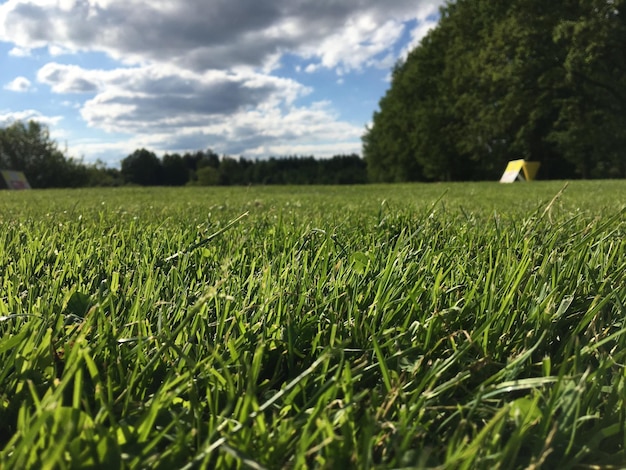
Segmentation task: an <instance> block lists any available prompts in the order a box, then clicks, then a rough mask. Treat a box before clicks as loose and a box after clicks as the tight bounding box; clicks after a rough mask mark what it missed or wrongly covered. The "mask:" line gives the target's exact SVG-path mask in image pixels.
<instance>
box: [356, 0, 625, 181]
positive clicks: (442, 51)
mask: <svg viewBox="0 0 626 470" xmlns="http://www.w3.org/2000/svg"><path fill="white" fill-rule="evenodd" d="M625 18H626V0H553V1H545V0H457V1H455V2H449V3H448V4H447V5H446V6H445V7H443V8H442V9H441V18H440V21H439V23H438V25H437V27H435V28H434V29H432V30H431V31H430V32H429V34H427V35H426V37H425V38H424V39H423V40H422V41H421V43H420V44H419V45H418V46H417V47H416V48H415V49H414V50H412V51H411V52H410V54H409V55H408V58H407V59H406V60H405V61H403V62H401V63H398V64H397V65H396V67H395V68H394V70H393V72H392V80H391V86H390V88H389V90H388V91H387V93H386V94H385V96H384V97H383V98H382V99H381V101H380V103H379V110H378V111H377V112H376V113H375V114H374V117H373V123H372V125H371V127H370V128H368V129H367V131H366V133H365V135H364V137H363V155H364V157H365V159H366V161H367V166H368V172H369V176H370V179H371V180H373V181H441V180H472V179H481V180H493V179H497V178H498V176H500V174H501V173H502V170H503V168H504V167H505V166H506V162H507V161H509V160H512V159H519V158H525V159H527V160H537V161H540V162H541V164H542V167H541V170H540V172H539V176H540V177H542V178H549V179H551V178H575V177H580V178H613V177H620V178H622V177H626V158H625V157H626V156H625V152H626V150H625V149H626V25H625Z"/></svg>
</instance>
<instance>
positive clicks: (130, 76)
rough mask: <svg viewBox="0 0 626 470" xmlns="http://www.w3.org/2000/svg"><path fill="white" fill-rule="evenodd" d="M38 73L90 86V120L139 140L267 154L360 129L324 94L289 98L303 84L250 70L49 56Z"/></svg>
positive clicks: (353, 136) (70, 88)
mask: <svg viewBox="0 0 626 470" xmlns="http://www.w3.org/2000/svg"><path fill="white" fill-rule="evenodd" d="M37 77H38V80H39V81H40V82H42V83H45V84H48V85H50V86H51V88H52V90H53V91H54V92H56V93H71V92H74V93H80V92H83V91H90V92H92V93H93V94H94V96H93V97H92V98H91V99H89V100H87V101H86V102H85V103H84V104H83V105H82V107H81V110H80V113H81V115H82V117H83V119H84V120H85V121H86V122H87V124H88V125H89V126H91V127H94V128H98V129H104V130H106V131H108V132H111V133H127V134H133V135H135V136H136V138H137V139H139V140H140V141H141V142H142V143H143V144H144V146H149V147H150V148H154V149H157V150H158V149H162V150H170V151H185V150H193V149H198V148H206V147H212V148H214V149H215V150H216V151H219V152H220V153H227V154H231V155H240V154H249V155H261V154H269V153H272V152H274V151H277V150H275V149H278V150H281V149H283V148H285V145H288V144H295V143H296V142H309V144H308V145H310V146H315V145H322V144H323V143H324V142H337V143H338V144H340V145H342V143H345V142H350V145H351V148H353V147H355V146H358V145H360V143H358V141H359V138H360V133H361V129H359V128H356V127H355V126H352V125H350V124H348V123H345V122H341V121H340V120H339V117H338V115H337V113H336V112H335V111H334V110H333V108H332V106H331V105H330V103H328V102H319V103H316V104H314V105H312V106H309V107H304V106H299V105H297V104H296V102H297V101H298V99H299V98H301V97H303V96H305V95H307V94H308V93H310V91H311V90H310V89H309V88H307V87H304V86H302V85H301V84H299V83H297V82H295V81H294V80H291V79H286V78H280V77H273V76H269V75H264V74H261V73H255V72H249V71H248V72H246V71H242V72H223V71H216V70H210V71H207V72H203V73H198V72H193V71H188V70H184V69H179V68H178V67H175V66H167V67H166V66H157V65H148V66H143V67H132V68H121V69H115V70H87V69H82V68H80V67H78V66H73V65H65V64H58V63H49V64H46V65H44V66H43V67H42V68H41V69H40V70H39V72H38V74H37Z"/></svg>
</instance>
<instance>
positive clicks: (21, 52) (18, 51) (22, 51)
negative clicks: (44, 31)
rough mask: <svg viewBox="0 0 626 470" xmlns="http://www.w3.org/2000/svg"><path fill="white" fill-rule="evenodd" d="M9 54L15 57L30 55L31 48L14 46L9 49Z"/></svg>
mask: <svg viewBox="0 0 626 470" xmlns="http://www.w3.org/2000/svg"><path fill="white" fill-rule="evenodd" d="M9 55H10V56H13V57H29V56H30V49H27V48H23V47H14V48H13V49H11V50H10V51H9Z"/></svg>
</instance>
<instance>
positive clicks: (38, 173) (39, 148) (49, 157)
mask: <svg viewBox="0 0 626 470" xmlns="http://www.w3.org/2000/svg"><path fill="white" fill-rule="evenodd" d="M0 168H1V169H4V170H14V171H22V172H24V174H25V175H26V178H27V179H28V182H29V183H30V185H31V186H32V187H33V188H51V187H73V186H80V185H82V184H83V182H84V180H85V179H86V178H87V173H86V168H85V167H84V166H83V165H82V164H81V162H77V161H75V160H72V159H71V158H68V157H66V156H65V154H64V153H63V152H62V151H61V150H59V148H58V146H57V144H56V142H55V141H54V140H52V139H51V138H50V132H49V130H48V128H47V127H46V126H45V125H43V124H41V123H39V122H36V121H29V122H28V123H24V122H21V121H16V122H14V123H12V124H11V125H9V126H7V127H4V128H0Z"/></svg>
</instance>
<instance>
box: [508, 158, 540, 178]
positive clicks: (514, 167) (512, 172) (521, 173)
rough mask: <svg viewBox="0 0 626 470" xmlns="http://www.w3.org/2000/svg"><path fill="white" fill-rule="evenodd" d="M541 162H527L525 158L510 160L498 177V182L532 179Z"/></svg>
mask: <svg viewBox="0 0 626 470" xmlns="http://www.w3.org/2000/svg"><path fill="white" fill-rule="evenodd" d="M540 166H541V163H539V162H527V161H526V160H511V161H510V162H509V164H508V165H507V166H506V170H504V173H503V174H502V178H500V183H513V182H515V181H532V180H534V179H535V177H536V176H537V171H539V167H540Z"/></svg>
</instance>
